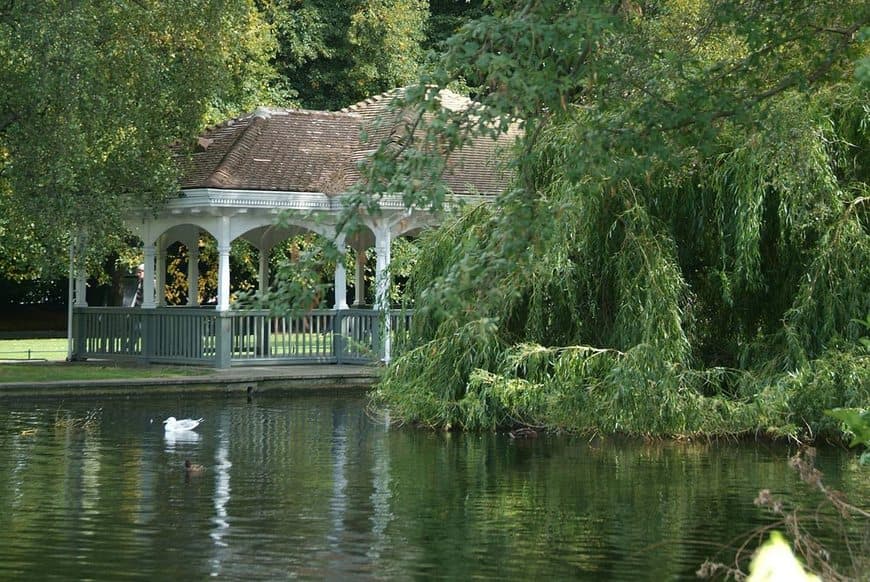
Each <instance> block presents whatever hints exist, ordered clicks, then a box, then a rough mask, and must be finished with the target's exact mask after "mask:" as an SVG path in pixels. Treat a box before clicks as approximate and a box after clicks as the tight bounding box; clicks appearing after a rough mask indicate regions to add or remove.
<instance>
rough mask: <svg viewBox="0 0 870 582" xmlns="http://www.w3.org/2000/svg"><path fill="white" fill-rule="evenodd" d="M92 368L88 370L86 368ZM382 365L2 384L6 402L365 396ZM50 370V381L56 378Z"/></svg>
mask: <svg viewBox="0 0 870 582" xmlns="http://www.w3.org/2000/svg"><path fill="white" fill-rule="evenodd" d="M80 365H88V364H80ZM381 369H382V368H381V367H380V366H377V365H337V364H305V365H293V366H251V367H236V368H229V369H205V368H204V369H202V373H201V374H199V373H197V374H196V375H194V376H171V377H163V378H137V377H136V368H135V367H131V368H130V377H129V378H124V379H112V380H63V381H53V380H48V379H46V380H45V381H42V382H0V400H2V399H4V398H22V397H24V398H67V397H125V398H126V397H136V396H151V395H160V394H179V393H190V394H195V393H198V394H206V393H213V394H238V395H240V396H253V395H256V394H259V393H265V392H281V391H311V390H339V391H345V390H365V389H367V388H370V387H371V386H372V385H373V384H374V383H375V382H376V381H377V379H378V377H379V375H380V371H381ZM50 377H51V374H50V370H49V368H48V367H47V368H46V378H50Z"/></svg>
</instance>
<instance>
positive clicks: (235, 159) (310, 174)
mask: <svg viewBox="0 0 870 582" xmlns="http://www.w3.org/2000/svg"><path fill="white" fill-rule="evenodd" d="M401 91H402V90H401V89H397V90H394V91H391V92H388V93H384V94H381V95H378V96H376V97H372V98H370V99H367V100H365V101H362V102H360V103H357V104H355V105H353V106H350V107H348V108H346V109H343V110H341V111H336V112H324V111H306V110H291V109H269V108H258V109H257V110H256V111H254V112H253V113H252V114H249V115H245V116H242V117H238V118H234V119H230V120H227V121H225V122H223V123H221V124H219V125H217V126H214V127H211V128H208V129H207V130H206V131H205V132H203V134H202V135H201V136H200V137H199V138H198V140H197V143H196V147H195V148H194V151H193V153H186V154H181V153H179V155H178V156H177V160H178V163H179V164H180V167H181V176H182V177H181V182H180V185H181V189H180V192H179V195H178V197H176V198H173V199H171V200H169V201H168V202H167V203H166V204H165V205H164V206H163V207H162V208H160V209H159V210H158V211H157V212H156V213H155V212H154V211H152V210H147V211H146V210H144V209H143V210H141V211H140V212H138V213H137V215H135V216H131V217H130V219H129V220H128V225H129V227H130V228H131V230H132V231H133V232H134V233H135V234H136V235H137V236H138V237H139V238H140V239H141V241H142V242H143V252H144V257H145V260H144V265H145V274H144V279H143V301H142V305H141V308H133V307H129V306H122V307H89V306H88V305H87V302H86V299H85V285H86V280H87V273H85V272H84V271H83V270H81V269H79V270H76V272H75V273H74V277H73V279H74V280H75V283H74V284H71V290H70V295H71V296H70V304H71V305H72V306H73V307H72V309H71V318H70V319H71V322H70V338H71V354H72V357H73V358H75V359H82V358H101V359H103V358H109V359H113V358H127V359H129V358H133V359H137V360H141V361H147V362H165V363H194V364H197V363H198V364H206V365H213V366H216V367H228V366H232V365H240V364H251V363H254V362H256V363H258V364H269V363H279V364H287V363H292V362H299V363H302V362H309V363H310V362H322V363H342V362H358V361H370V360H372V359H389V351H390V336H391V334H394V333H396V331H397V330H401V329H402V328H403V322H405V320H406V318H407V316H408V315H407V314H400V313H398V312H391V311H390V310H389V304H388V299H387V297H388V289H389V285H390V280H389V264H390V246H391V242H392V241H393V240H394V239H395V238H396V237H399V236H403V235H409V234H413V233H415V232H417V231H419V230H420V229H422V228H426V227H431V226H435V225H437V224H438V223H439V221H440V219H441V216H440V215H439V214H436V213H433V212H431V211H429V210H426V209H416V208H411V209H409V208H406V207H405V205H404V204H403V202H402V200H401V199H400V198H399V197H390V196H385V197H383V198H382V199H381V200H380V211H379V212H377V213H373V214H370V215H369V214H366V215H364V216H362V217H361V222H362V224H363V225H364V228H363V229H362V230H361V231H358V232H356V233H354V234H353V235H350V236H348V235H346V234H344V233H338V234H336V225H337V223H338V220H339V219H340V216H341V214H342V211H343V210H344V205H343V198H344V196H346V192H347V191H348V190H349V188H350V187H351V186H353V185H354V184H355V183H356V182H357V181H358V180H360V173H359V170H358V164H359V162H360V161H362V160H364V159H365V157H366V156H367V155H369V154H370V153H371V152H372V151H374V148H375V147H377V144H378V143H379V142H380V140H381V139H382V138H384V137H388V136H389V135H391V134H394V133H396V132H397V131H399V129H400V124H401V123H403V121H404V119H405V115H404V113H403V112H402V111H397V110H395V108H393V107H391V103H392V101H393V98H394V97H395V96H397V95H398V94H399V93H400V92H401ZM439 98H440V102H441V105H442V107H445V108H448V109H453V110H456V109H461V108H465V107H468V106H469V105H470V103H471V102H470V101H469V100H468V99H467V98H465V97H462V96H459V95H457V94H455V93H452V92H450V91H442V92H441V93H440V95H439ZM363 133H365V134H367V135H368V136H369V138H368V140H366V141H363V140H362V139H361V135H363ZM513 137H514V136H513V134H508V135H505V136H503V137H502V138H500V139H499V140H490V139H486V140H478V141H477V142H474V143H473V144H471V145H470V146H466V147H464V148H462V149H461V150H460V151H459V152H458V155H454V156H453V157H452V158H451V160H450V162H449V163H448V167H447V170H446V171H445V176H444V179H445V182H446V183H447V185H448V187H449V188H450V191H451V192H452V197H451V198H450V199H448V200H447V201H446V202H447V204H448V205H449V204H452V203H455V202H457V201H459V200H462V201H464V202H466V203H469V204H480V203H486V202H488V201H490V200H491V199H492V197H493V196H495V195H496V194H498V193H499V192H501V191H502V190H503V189H504V187H505V183H506V180H507V175H506V173H505V171H504V169H503V168H502V164H501V163H500V161H501V160H502V159H503V154H504V151H505V150H506V148H508V147H509V146H510V145H511V143H512V141H513ZM285 210H292V211H296V212H292V213H289V214H285V216H284V218H283V219H282V221H281V225H280V226H279V225H278V222H277V217H278V215H279V213H282V211H285ZM305 232H313V233H316V234H319V235H322V236H325V237H330V238H331V239H334V242H335V244H336V245H337V247H338V249H339V251H340V252H342V253H343V252H346V250H347V248H353V249H354V250H355V251H356V257H357V260H356V270H355V271H356V272H355V273H354V275H355V285H354V288H355V291H356V293H355V297H354V301H353V304H352V305H349V304H348V299H347V275H346V273H345V267H344V262H343V261H337V265H336V268H335V274H334V298H335V301H334V305H333V306H332V308H331V309H318V310H315V311H313V312H311V313H308V314H305V315H300V316H299V317H283V316H275V315H271V314H270V313H268V312H266V311H261V310H249V309H234V306H233V304H232V301H231V296H230V260H229V259H230V244H231V243H232V242H233V241H234V240H236V239H239V238H242V239H245V240H247V241H248V242H250V243H251V244H252V245H253V246H254V247H256V248H257V249H258V251H259V289H260V290H261V291H266V290H267V289H268V288H269V284H270V282H269V253H270V252H271V250H272V249H273V247H275V245H277V244H278V243H280V242H282V241H284V240H287V239H288V238H290V237H293V236H295V235H297V234H299V233H305ZM203 236H211V237H214V240H215V242H216V246H217V253H218V269H217V270H218V285H217V298H216V304H214V305H209V306H203V305H200V304H199V298H198V287H199V285H198V277H199V272H198V263H199V256H198V253H199V240H200V238H201V237H203ZM175 243H180V244H181V245H183V246H184V247H186V249H187V257H188V266H187V283H188V302H187V305H186V306H166V304H165V300H164V285H165V276H166V250H167V248H168V247H169V246H170V245H173V244H175ZM371 247H374V249H375V256H376V265H375V290H376V291H375V297H376V299H375V304H374V309H362V308H361V307H362V304H363V302H364V293H363V290H364V278H363V274H364V267H365V257H366V252H365V251H366V249H368V248H371ZM74 262H75V261H74V260H73V263H74Z"/></svg>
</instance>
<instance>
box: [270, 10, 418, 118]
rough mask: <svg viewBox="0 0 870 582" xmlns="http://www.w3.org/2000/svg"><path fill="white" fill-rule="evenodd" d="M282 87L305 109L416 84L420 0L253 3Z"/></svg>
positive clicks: (342, 104)
mask: <svg viewBox="0 0 870 582" xmlns="http://www.w3.org/2000/svg"><path fill="white" fill-rule="evenodd" d="M259 6H260V8H261V10H262V12H263V14H264V16H265V18H266V19H267V20H268V21H269V22H270V23H271V24H272V26H273V27H274V29H275V34H276V37H277V39H278V43H279V49H278V53H277V55H276V58H275V67H276V69H277V70H278V72H279V73H280V74H281V81H280V83H281V84H282V85H283V86H285V87H287V88H289V89H290V90H292V92H294V93H295V94H296V95H297V96H298V101H299V103H300V104H301V105H302V106H303V107H305V108H308V109H327V110H333V109H339V108H341V107H346V106H348V105H350V104H352V103H355V102H357V101H360V100H362V99H365V98H366V97H369V96H371V95H376V94H378V93H382V92H384V91H387V90H389V89H392V88H394V87H398V86H402V85H405V84H408V83H410V82H411V81H413V80H414V79H416V74H417V72H418V67H419V65H420V62H421V61H422V57H423V52H422V48H421V43H422V41H423V39H424V34H425V27H426V20H427V17H428V13H429V11H428V8H427V4H426V2H425V1H424V0H340V1H334V0H259Z"/></svg>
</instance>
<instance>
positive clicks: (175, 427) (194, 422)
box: [163, 416, 203, 432]
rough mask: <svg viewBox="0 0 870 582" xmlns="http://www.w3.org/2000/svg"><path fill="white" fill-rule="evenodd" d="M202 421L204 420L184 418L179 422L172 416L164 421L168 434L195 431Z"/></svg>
mask: <svg viewBox="0 0 870 582" xmlns="http://www.w3.org/2000/svg"><path fill="white" fill-rule="evenodd" d="M202 420H203V419H201V418H196V419H193V418H182V419H181V420H178V419H176V418H175V417H174V416H170V417H169V418H167V419H166V420H164V421H163V425H164V428H165V429H166V432H181V431H185V430H193V429H195V428H196V427H198V426H199V423H201V422H202Z"/></svg>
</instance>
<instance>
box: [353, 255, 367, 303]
mask: <svg viewBox="0 0 870 582" xmlns="http://www.w3.org/2000/svg"><path fill="white" fill-rule="evenodd" d="M354 275H355V277H354V280H355V284H354V300H353V304H354V306H359V305H363V304H364V303H365V302H366V279H365V276H366V250H365V249H356V273H354Z"/></svg>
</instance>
